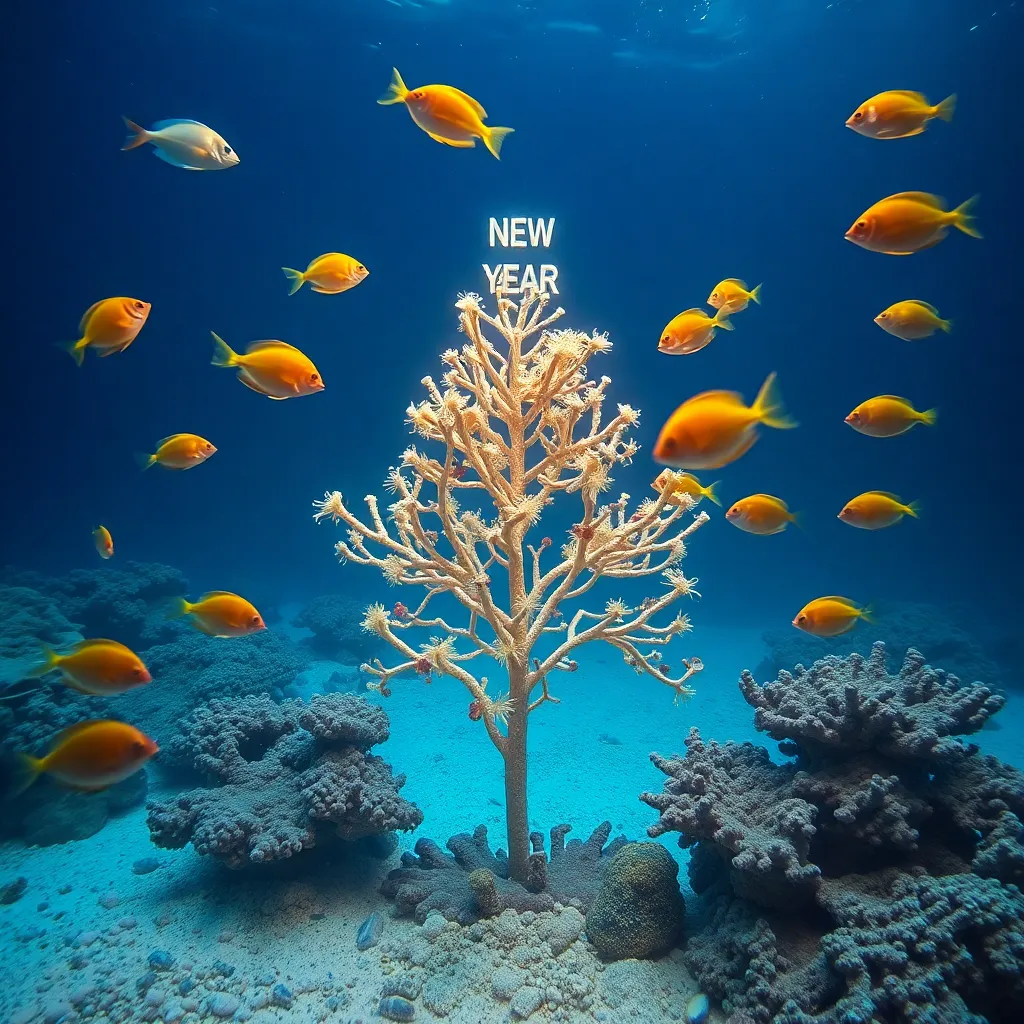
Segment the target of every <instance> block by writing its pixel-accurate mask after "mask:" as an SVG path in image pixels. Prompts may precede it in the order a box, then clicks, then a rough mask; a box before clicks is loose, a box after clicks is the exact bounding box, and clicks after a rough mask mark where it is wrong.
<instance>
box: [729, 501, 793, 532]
mask: <svg viewBox="0 0 1024 1024" xmlns="http://www.w3.org/2000/svg"><path fill="white" fill-rule="evenodd" d="M725 518H726V519H728V520H729V522H730V523H732V525H733V526H738V527H739V528H740V529H741V530H743V531H745V532H746V533H756V534H758V535H759V536H762V537H767V536H770V535H771V534H774V533H782V531H783V530H784V529H785V528H786V527H787V526H788V525H789V524H790V523H797V524H798V525H799V523H798V516H797V515H796V514H795V513H793V512H790V511H789V506H788V505H787V504H786V503H785V502H784V501H783V500H782V499H781V498H775V497H773V496H772V495H770V494H752V495H751V496H750V497H749V498H741V499H740V500H739V501H737V502H736V503H735V504H734V505H732V506H731V507H730V509H729V510H728V511H727V512H726V513H725Z"/></svg>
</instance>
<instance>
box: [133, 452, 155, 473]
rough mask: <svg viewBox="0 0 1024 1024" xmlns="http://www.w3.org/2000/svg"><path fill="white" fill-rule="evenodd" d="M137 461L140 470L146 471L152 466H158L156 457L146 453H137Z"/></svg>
mask: <svg viewBox="0 0 1024 1024" xmlns="http://www.w3.org/2000/svg"><path fill="white" fill-rule="evenodd" d="M135 461H136V462H137V463H138V466H139V469H142V470H146V469H149V467H150V466H155V465H156V456H155V455H149V454H147V453H146V452H136V453H135Z"/></svg>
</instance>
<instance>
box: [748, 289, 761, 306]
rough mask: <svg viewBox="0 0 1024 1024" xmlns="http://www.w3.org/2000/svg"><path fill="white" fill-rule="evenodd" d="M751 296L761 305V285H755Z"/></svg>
mask: <svg viewBox="0 0 1024 1024" xmlns="http://www.w3.org/2000/svg"><path fill="white" fill-rule="evenodd" d="M750 297H751V298H752V299H753V300H754V301H755V302H756V303H757V304H758V305H759V306H760V305H761V285H759V284H758V285H754V288H753V290H752V291H751V293H750Z"/></svg>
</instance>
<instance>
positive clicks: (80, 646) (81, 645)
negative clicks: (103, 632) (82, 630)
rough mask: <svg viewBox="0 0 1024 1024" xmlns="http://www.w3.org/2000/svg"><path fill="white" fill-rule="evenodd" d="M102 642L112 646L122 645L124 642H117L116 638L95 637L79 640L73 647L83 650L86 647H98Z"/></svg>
mask: <svg viewBox="0 0 1024 1024" xmlns="http://www.w3.org/2000/svg"><path fill="white" fill-rule="evenodd" d="M103 644H108V645H110V646H112V647H124V644H119V643H118V642H117V641H116V640H102V639H100V638H98V637H97V638H95V639H93V640H79V641H78V643H77V644H75V648H74V649H75V650H76V651H84V650H85V649H86V648H88V647H100V646H101V645H103Z"/></svg>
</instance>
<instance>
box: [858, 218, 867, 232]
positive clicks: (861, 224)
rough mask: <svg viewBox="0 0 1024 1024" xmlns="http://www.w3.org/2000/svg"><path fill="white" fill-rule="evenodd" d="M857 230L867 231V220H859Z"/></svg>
mask: <svg viewBox="0 0 1024 1024" xmlns="http://www.w3.org/2000/svg"><path fill="white" fill-rule="evenodd" d="M856 228H857V230H858V231H867V229H868V222H867V221H866V220H859V221H857V224H856Z"/></svg>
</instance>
